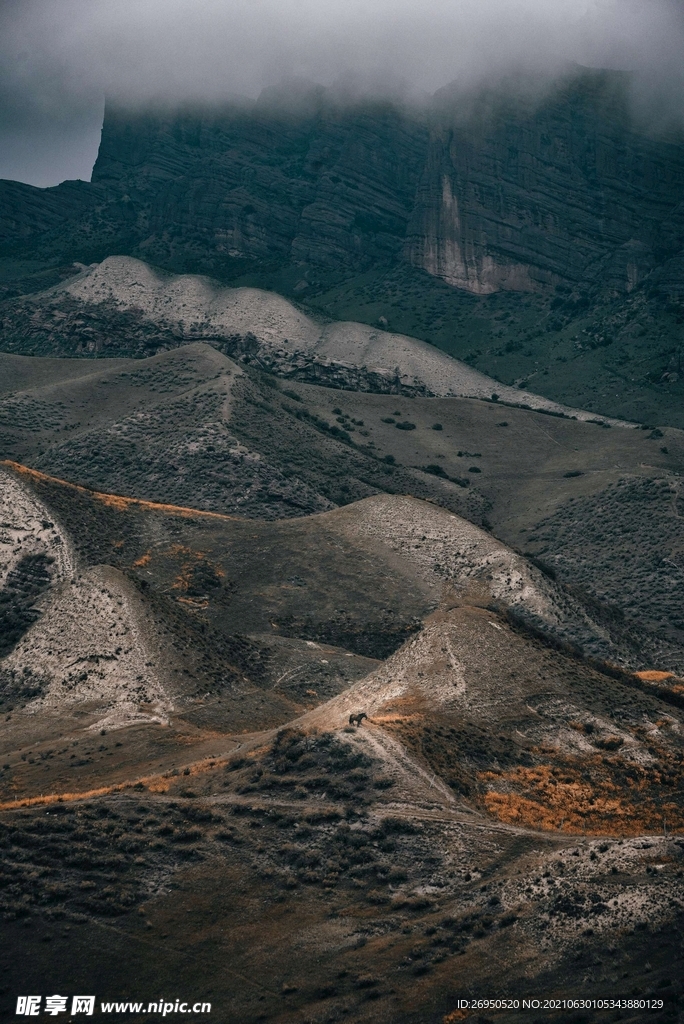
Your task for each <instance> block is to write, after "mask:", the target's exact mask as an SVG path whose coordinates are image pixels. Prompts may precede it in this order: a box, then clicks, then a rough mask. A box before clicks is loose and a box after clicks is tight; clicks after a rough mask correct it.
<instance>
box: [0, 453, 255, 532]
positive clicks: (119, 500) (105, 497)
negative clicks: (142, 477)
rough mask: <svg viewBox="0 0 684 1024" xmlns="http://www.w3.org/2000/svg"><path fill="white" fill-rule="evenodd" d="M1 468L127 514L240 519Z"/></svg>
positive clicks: (16, 464) (21, 468) (31, 471)
mask: <svg viewBox="0 0 684 1024" xmlns="http://www.w3.org/2000/svg"><path fill="white" fill-rule="evenodd" d="M0 466H6V467H7V468H8V469H12V470H14V472H15V473H19V474H20V475H21V476H25V477H28V478H29V479H32V480H35V481H43V482H45V483H51V484H59V485H60V487H68V488H69V489H70V490H72V491H78V493H79V494H87V495H88V497H90V498H94V499H95V500H96V501H101V502H102V503H103V504H104V505H107V506H108V507H109V508H115V509H117V511H119V512H126V511H127V510H128V509H129V508H144V509H150V510H153V511H157V512H168V513H170V514H171V515H178V516H183V517H184V518H187V517H189V516H202V517H204V518H206V519H229V520H233V521H234V520H238V519H239V518H240V517H239V516H227V515H225V514H224V513H223V512H205V511H203V510H202V509H198V508H187V507H186V506H184V505H166V504H163V503H162V502H158V501H143V499H142V498H128V497H125V496H124V495H122V494H105V493H104V492H102V491H93V490H91V489H90V488H89V487H83V486H82V485H81V484H72V483H70V482H69V481H68V480H62V479H60V477H57V476H50V475H49V474H48V473H41V472H40V471H39V470H37V469H29V467H28V466H23V465H22V464H21V463H20V462H13V461H12V459H2V460H1V461H0Z"/></svg>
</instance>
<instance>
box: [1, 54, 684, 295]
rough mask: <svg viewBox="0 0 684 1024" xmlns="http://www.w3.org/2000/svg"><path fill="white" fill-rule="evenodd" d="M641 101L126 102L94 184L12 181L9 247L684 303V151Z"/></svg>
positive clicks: (317, 97) (597, 94) (111, 123)
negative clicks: (657, 131) (659, 131)
mask: <svg viewBox="0 0 684 1024" xmlns="http://www.w3.org/2000/svg"><path fill="white" fill-rule="evenodd" d="M627 93H628V82H627V79H626V78H625V76H623V75H620V74H618V73H613V72H610V73H609V72H589V71H581V72H578V73H577V74H576V75H575V76H574V77H572V78H571V79H569V80H566V81H564V82H563V83H561V84H559V85H558V86H557V87H556V88H555V89H554V90H553V91H552V92H550V93H547V95H546V96H545V97H544V99H543V100H540V101H535V102H532V101H522V100H515V101H513V100H504V99H503V98H501V96H480V97H478V98H477V99H476V100H473V99H472V98H470V100H468V102H467V103H466V102H465V100H464V98H463V97H461V96H457V95H454V94H450V93H449V92H447V91H445V92H443V93H442V94H438V95H437V96H436V97H435V99H434V100H433V103H432V105H431V107H430V108H429V109H425V110H422V111H419V110H412V109H408V108H401V107H399V106H392V105H390V104H388V103H371V102H363V103H357V104H353V105H340V104H338V103H336V102H335V100H334V98H333V97H332V96H331V95H329V94H328V93H326V92H325V91H324V90H322V89H318V90H315V91H314V92H312V94H311V96H310V97H309V98H308V100H309V101H308V102H307V103H304V104H300V106H298V107H295V108H293V107H284V106H282V105H280V106H278V104H277V103H276V102H275V100H274V98H273V97H272V96H268V95H267V96H265V97H263V98H262V99H261V100H260V101H258V102H257V103H256V104H253V105H249V106H245V105H243V106H237V105H234V106H231V107H223V108H212V109H202V110H197V109H187V110H178V109H174V110H166V111H150V110H144V111H131V110H124V109H120V108H116V107H114V106H112V105H108V107H107V109H106V113H105V120H104V127H103V132H102V143H101V146H100V152H99V155H98V158H97V162H96V164H95V167H94V170H93V177H92V182H91V183H90V184H87V183H83V182H65V183H63V184H62V185H60V186H57V187H56V188H51V189H44V190H41V189H35V188H32V187H30V186H26V185H19V184H17V183H15V182H4V183H2V188H1V190H0V229H1V244H2V249H3V250H4V252H5V253H6V254H12V253H14V254H19V253H23V254H29V253H30V254H34V255H35V254H38V253H39V254H40V255H41V257H45V256H47V255H50V256H53V257H59V258H61V259H69V258H71V259H79V260H83V259H88V258H89V257H90V256H92V257H93V258H102V256H104V255H109V254H111V253H112V252H126V253H130V254H135V255H139V256H142V257H144V258H145V259H147V260H152V261H153V262H155V263H157V264H159V265H162V266H168V267H169V268H171V269H189V270H203V271H208V272H211V273H213V274H216V275H217V276H219V277H223V278H224V279H225V278H227V277H228V278H230V277H235V276H237V275H239V274H241V273H244V272H245V270H246V269H247V268H249V269H251V270H256V269H259V268H260V269H261V270H264V269H266V268H271V269H273V267H279V268H281V269H282V268H283V267H286V266H291V265H292V266H295V267H296V266H298V265H304V266H305V267H310V266H313V267H318V268H333V269H336V270H345V271H349V270H350V269H353V270H354V271H355V272H358V270H359V269H368V268H371V267H373V266H376V265H378V264H379V263H380V264H383V265H386V264H394V263H401V262H408V263H409V264H411V265H413V266H416V267H419V268H422V269H424V270H426V271H427V272H428V273H429V274H431V275H435V276H437V277H439V278H442V279H444V280H445V281H447V282H448V283H449V284H451V285H455V286H456V287H458V288H462V289H465V290H467V291H470V292H473V293H476V294H481V293H488V292H492V291H497V290H499V289H509V290H514V291H533V290H539V289H543V288H545V287H549V286H553V285H558V284H566V285H572V286H575V285H579V284H581V285H583V286H584V287H585V288H586V287H587V286H590V285H591V284H595V283H597V282H599V283H601V285H602V286H605V287H606V288H608V290H610V291H614V292H629V291H631V290H633V289H634V287H635V286H636V285H638V284H639V282H640V281H642V280H643V279H644V278H645V277H646V276H648V275H649V274H650V275H651V276H652V277H653V280H654V281H656V282H657V281H659V282H660V286H661V287H662V288H664V289H665V290H666V292H667V293H668V294H669V295H671V296H673V297H674V296H676V295H678V294H679V292H680V291H681V288H682V283H681V273H680V269H681V268H680V262H679V260H681V251H682V249H684V206H683V205H682V203H681V195H682V186H683V185H684V144H683V142H682V139H681V137H667V138H665V137H662V136H658V137H654V136H650V135H648V134H647V133H646V132H645V131H644V130H643V129H642V128H640V127H639V126H637V125H635V124H634V123H633V121H632V119H631V117H630V113H629V107H628V101H627ZM678 254H680V255H679V256H678ZM678 268H679V269H678ZM300 276H301V275H300Z"/></svg>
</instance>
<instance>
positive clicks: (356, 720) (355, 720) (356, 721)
mask: <svg viewBox="0 0 684 1024" xmlns="http://www.w3.org/2000/svg"><path fill="white" fill-rule="evenodd" d="M364 718H368V715H367V714H366V712H365V711H361V712H359V714H358V715H350V716H349V724H350V725H361V722H362V721H363V719H364Z"/></svg>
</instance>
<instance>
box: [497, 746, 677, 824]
mask: <svg viewBox="0 0 684 1024" xmlns="http://www.w3.org/2000/svg"><path fill="white" fill-rule="evenodd" d="M625 767H628V771H629V774H628V775H624V776H623V777H620V776H621V771H620V769H621V768H623V769H624V768H625ZM478 780H479V781H480V782H481V783H484V784H485V785H488V786H491V787H492V788H490V789H489V790H488V791H487V792H485V793H484V794H483V796H482V802H483V803H484V805H485V807H486V809H487V810H488V811H489V813H490V814H493V815H494V816H495V817H496V818H498V819H499V820H500V821H505V822H507V823H508V824H513V825H524V826H526V827H533V828H538V829H544V830H548V831H562V832H572V833H576V832H586V833H589V834H592V835H611V836H632V835H640V834H641V833H644V832H654V831H656V832H660V831H662V828H663V820H665V822H666V823H667V826H668V828H670V829H672V830H676V831H679V830H681V829H682V828H684V808H683V807H682V806H681V803H679V804H678V803H677V802H675V800H672V799H663V797H664V796H665V793H667V790H666V791H665V793H663V790H662V788H661V787H662V784H663V782H664V781H665V782H667V783H668V785H671V782H670V777H669V775H668V773H667V771H661V770H660V769H659V768H653V767H648V768H644V767H642V766H637V765H632V764H630V765H629V766H625V765H621V764H620V763H619V762H615V763H613V764H611V765H610V766H609V767H608V766H606V765H605V764H604V762H603V759H601V758H598V757H596V758H592V759H591V760H589V761H584V762H581V763H579V762H578V763H576V764H573V763H568V762H565V763H563V764H562V765H561V766H554V765H548V764H542V765H537V766H535V767H533V768H527V767H522V766H518V767H516V768H513V769H511V770H509V771H505V772H491V771H490V772H481V773H480V774H479V776H478ZM680 781H681V780H680ZM494 787H496V788H494ZM667 795H668V796H674V795H675V794H674V793H672V791H671V790H670V792H669V793H667Z"/></svg>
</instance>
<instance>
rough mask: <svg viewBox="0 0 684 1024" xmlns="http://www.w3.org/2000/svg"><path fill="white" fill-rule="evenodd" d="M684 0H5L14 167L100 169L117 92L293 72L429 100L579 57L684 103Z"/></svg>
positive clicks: (254, 81) (1, 17) (5, 81)
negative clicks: (103, 133) (449, 87)
mask: <svg viewBox="0 0 684 1024" xmlns="http://www.w3.org/2000/svg"><path fill="white" fill-rule="evenodd" d="M683 54H684V0H0V178H13V179H15V180H19V181H25V182H29V183H30V184H34V185H39V186H48V185H54V184H57V183H58V182H60V181H62V180H64V179H67V178H83V179H85V180H88V179H89V178H90V173H91V170H92V165H93V162H94V160H95V157H96V155H97V147H98V144H99V138H100V128H101V125H102V114H103V109H104V98H105V96H107V97H111V98H112V99H115V100H117V101H120V102H126V103H130V104H136V105H139V104H143V105H144V104H146V103H151V102H158V101H159V100H162V101H164V102H176V101H178V102H187V101H209V102H212V103H213V102H220V101H222V100H225V99H229V98H231V97H234V96H238V95H240V96H247V97H256V96H258V95H259V93H260V92H261V90H262V89H264V88H266V87H268V86H273V85H276V84H277V83H278V82H280V81H282V80H283V79H286V78H292V77H297V78H305V79H309V80H312V81H315V82H319V83H321V84H323V85H326V86H330V85H334V84H336V83H338V84H339V83H344V84H345V87H346V89H347V91H348V92H353V93H355V94H358V93H369V94H373V95H401V96H403V97H404V98H409V99H413V100H416V101H420V100H421V98H424V97H426V96H428V95H430V94H431V93H433V92H434V91H435V90H437V89H439V88H441V87H443V86H445V85H446V84H448V83H451V82H453V81H455V82H457V83H458V84H459V85H460V86H462V87H463V88H464V89H467V88H472V87H477V86H478V85H480V84H482V83H488V84H491V83H492V82H495V81H496V80H497V79H499V78H500V77H502V76H505V75H507V74H509V73H511V72H516V71H519V70H523V71H525V72H531V73H532V74H533V75H534V76H537V77H539V79H540V80H548V78H549V77H550V76H553V74H554V73H555V72H557V71H558V70H559V69H560V68H562V67H564V66H565V65H566V64H567V62H576V63H580V64H584V65H588V66H592V67H612V68H625V69H629V70H631V71H633V72H634V80H635V82H636V83H637V84H636V86H635V102H636V103H637V106H638V107H640V109H641V112H642V114H645V116H647V117H649V118H655V119H656V120H657V119H660V118H663V119H667V118H671V117H674V118H681V116H682V110H683V109H684V60H683V59H682V55H683Z"/></svg>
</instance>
